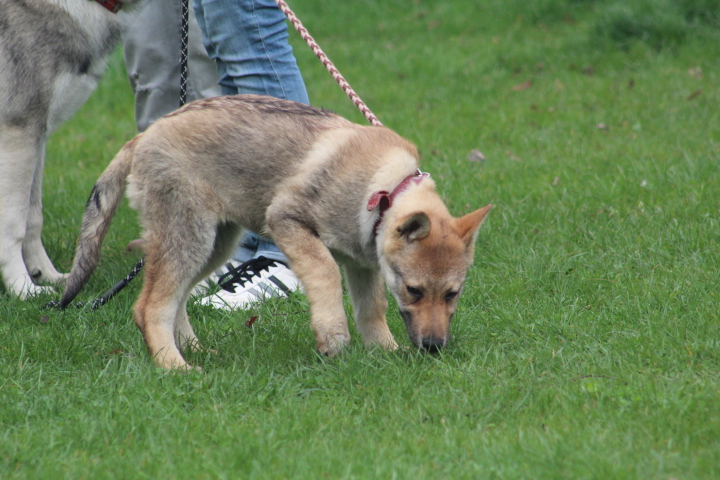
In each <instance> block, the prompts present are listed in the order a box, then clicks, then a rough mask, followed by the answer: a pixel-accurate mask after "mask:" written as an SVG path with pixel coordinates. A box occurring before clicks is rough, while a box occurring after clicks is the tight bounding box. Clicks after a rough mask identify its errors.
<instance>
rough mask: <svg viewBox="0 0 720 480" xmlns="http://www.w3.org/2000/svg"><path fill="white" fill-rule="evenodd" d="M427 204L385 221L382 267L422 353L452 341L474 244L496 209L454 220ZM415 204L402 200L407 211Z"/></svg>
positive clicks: (434, 204)
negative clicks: (484, 221) (451, 336)
mask: <svg viewBox="0 0 720 480" xmlns="http://www.w3.org/2000/svg"><path fill="white" fill-rule="evenodd" d="M432 194H434V192H432ZM435 198H437V197H435ZM427 199H428V197H427V196H426V197H424V198H423V199H422V200H420V201H419V202H417V203H419V204H420V205H417V206H416V208H410V209H408V208H405V209H404V210H405V211H403V209H401V211H400V212H397V214H395V215H392V216H391V218H388V219H387V220H388V221H389V223H388V224H387V225H385V230H384V236H383V243H382V247H383V248H382V252H381V258H380V266H381V269H382V272H383V276H384V277H385V281H386V283H387V285H388V287H389V288H390V291H391V292H392V293H393V295H394V296H395V298H396V299H397V301H398V304H399V306H400V314H401V315H402V317H403V320H405V325H406V327H407V330H408V334H409V335H410V340H411V341H412V342H413V344H414V345H415V346H416V347H418V348H423V349H425V350H427V351H429V352H437V351H438V350H440V349H441V348H442V347H444V346H445V345H446V344H447V342H448V339H449V336H450V320H451V319H452V316H453V314H454V313H455V309H456V307H457V302H458V297H459V296H460V292H461V291H462V289H463V285H464V283H465V276H466V274H467V270H468V268H469V267H470V265H471V264H472V261H473V252H474V245H475V239H476V238H477V233H478V230H479V228H480V225H481V224H482V222H483V220H484V219H485V217H486V216H487V214H488V212H489V211H490V209H491V208H492V205H487V206H485V207H483V208H480V209H478V210H476V211H474V212H472V213H469V214H467V215H465V216H464V217H461V218H454V217H452V216H450V214H449V213H448V212H447V209H446V208H445V206H444V205H443V204H442V202H440V200H439V198H437V202H432V201H430V202H428V201H427ZM413 203H416V202H412V201H411V199H405V200H404V201H403V204H404V206H405V207H408V206H411V205H412V204H413ZM417 207H421V208H417ZM408 210H410V211H408ZM388 213H390V212H388Z"/></svg>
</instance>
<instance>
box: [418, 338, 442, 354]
mask: <svg viewBox="0 0 720 480" xmlns="http://www.w3.org/2000/svg"><path fill="white" fill-rule="evenodd" d="M421 344H422V348H424V349H425V350H426V351H427V352H428V353H438V352H439V351H440V350H441V349H442V348H443V347H444V346H445V338H442V337H425V338H423V339H422V342H421Z"/></svg>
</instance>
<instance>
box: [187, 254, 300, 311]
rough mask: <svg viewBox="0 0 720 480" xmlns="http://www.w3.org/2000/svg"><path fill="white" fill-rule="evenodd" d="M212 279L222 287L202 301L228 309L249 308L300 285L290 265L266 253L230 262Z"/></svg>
mask: <svg viewBox="0 0 720 480" xmlns="http://www.w3.org/2000/svg"><path fill="white" fill-rule="evenodd" d="M211 278H212V280H213V281H214V282H215V283H217V284H218V286H219V287H220V290H218V292H217V293H215V294H213V295H209V296H206V297H204V298H202V299H201V300H200V304H202V305H210V306H213V307H215V308H224V309H226V310H236V309H240V310H242V309H247V308H250V307H251V306H253V304H255V303H258V302H261V301H263V300H266V299H268V298H273V297H287V296H288V294H289V293H290V292H293V291H295V290H298V289H299V288H300V281H299V280H298V278H297V277H296V276H295V274H294V273H293V272H292V270H290V269H289V268H288V267H287V265H285V264H284V263H282V262H280V261H278V260H270V259H269V258H265V257H262V256H260V257H258V258H253V259H251V260H248V261H247V262H245V263H239V262H234V261H231V262H228V263H226V264H225V267H224V268H223V269H221V270H218V271H217V272H216V273H215V274H213V275H212V277H211Z"/></svg>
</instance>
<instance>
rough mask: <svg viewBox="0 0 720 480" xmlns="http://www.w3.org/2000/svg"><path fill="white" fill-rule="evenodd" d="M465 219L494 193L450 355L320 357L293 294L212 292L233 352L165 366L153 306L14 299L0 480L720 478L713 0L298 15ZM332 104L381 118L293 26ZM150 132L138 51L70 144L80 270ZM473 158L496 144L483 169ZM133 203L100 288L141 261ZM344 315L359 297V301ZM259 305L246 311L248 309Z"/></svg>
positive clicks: (315, 6) (210, 314)
mask: <svg viewBox="0 0 720 480" xmlns="http://www.w3.org/2000/svg"><path fill="white" fill-rule="evenodd" d="M291 6H292V7H293V8H294V9H295V10H296V12H297V14H298V16H299V17H300V18H301V19H302V20H303V21H304V22H305V23H306V25H307V27H308V29H310V31H311V33H312V34H313V35H314V37H315V38H316V40H317V41H318V42H319V43H320V44H321V45H322V46H323V48H324V49H325V50H326V51H327V53H328V55H329V56H330V58H331V59H332V60H333V61H334V62H335V63H336V64H337V66H338V68H340V70H341V71H342V72H343V73H344V74H345V76H346V77H347V78H348V80H349V81H350V83H351V84H352V85H353V86H354V88H355V89H356V90H357V91H358V93H359V94H360V96H361V97H362V98H363V99H364V100H365V101H366V102H367V103H368V105H369V106H370V107H371V108H372V109H373V111H374V113H375V114H376V115H377V116H378V117H379V118H380V120H381V121H382V122H383V123H384V124H386V125H387V126H389V127H391V128H393V129H394V130H396V131H397V132H398V133H400V134H401V135H404V136H405V137H407V138H409V139H411V140H412V141H414V142H416V143H417V145H418V147H419V149H420V151H421V155H422V158H423V160H422V161H423V163H422V167H423V169H424V170H426V171H429V172H431V173H432V175H433V176H434V178H435V180H436V182H437V183H438V188H439V190H440V191H441V193H442V195H443V198H444V199H445V200H446V201H447V204H448V206H449V209H450V210H451V212H452V213H454V214H455V215H460V214H463V213H466V212H468V211H470V209H473V208H477V207H479V206H482V205H485V204H486V203H493V204H495V205H496V207H495V209H494V210H493V211H492V213H491V215H490V217H489V218H488V220H487V221H486V222H485V224H484V226H483V228H482V230H481V233H480V238H479V240H478V248H477V252H476V260H475V265H474V267H473V268H472V269H471V271H470V273H469V279H468V284H467V286H466V290H465V292H464V293H463V297H462V298H461V300H460V307H459V311H458V314H457V315H456V316H455V320H454V324H453V339H452V342H451V345H450V346H449V347H448V348H447V349H446V350H445V351H444V352H443V353H442V354H440V355H436V356H431V355H424V354H421V353H417V352H415V351H414V350H412V349H410V348H409V346H410V342H409V340H408V339H407V335H406V333H405V332H404V326H403V324H402V320H401V319H400V317H399V315H398V313H397V311H396V309H395V307H394V304H392V305H391V311H390V312H389V322H390V326H391V330H393V332H394V334H395V335H396V338H397V339H398V341H399V342H400V343H401V345H402V346H403V347H405V348H402V349H401V350H400V351H398V352H396V353H384V352H380V351H370V352H367V351H366V350H365V349H364V348H363V346H362V344H361V342H360V341H359V339H358V338H357V336H355V338H354V339H353V343H352V345H351V347H350V348H349V349H348V350H347V351H346V352H345V353H344V354H343V355H341V356H340V357H339V358H337V359H334V360H327V359H324V358H321V357H320V356H318V355H317V354H316V353H315V352H314V351H313V345H314V339H313V336H312V332H311V330H310V328H309V322H308V306H307V303H306V301H305V299H304V298H303V297H302V296H300V295H296V296H293V298H291V299H290V300H289V301H287V300H277V301H272V302H269V303H266V304H264V305H262V306H259V307H257V308H256V309H254V310H252V311H247V312H235V313H230V312H224V311H217V310H213V309H211V308H208V307H202V306H199V305H192V306H191V308H190V315H191V317H192V319H191V321H192V323H193V325H194V327H195V331H196V333H197V334H198V336H199V337H200V339H201V341H202V342H203V343H204V345H205V346H207V347H210V348H213V349H216V350H217V354H209V353H207V354H205V353H197V354H190V355H189V356H190V357H191V359H192V362H193V363H195V364H198V365H201V366H202V367H203V373H202V374H172V373H166V372H162V371H158V370H157V369H156V368H154V367H153V365H152V362H151V360H150V359H149V358H148V355H147V353H146V351H145V346H144V343H143V341H142V338H141V335H140V334H139V332H138V330H137V329H136V327H135V326H134V324H133V322H132V319H131V312H130V309H131V305H132V302H133V301H134V299H135V298H136V296H137V294H138V292H139V287H140V285H141V280H139V281H136V282H135V283H133V284H132V285H131V286H130V287H129V288H128V289H127V290H126V291H124V292H122V293H121V294H120V295H119V296H118V297H117V298H116V299H114V300H113V301H112V302H111V303H110V304H108V305H107V306H106V307H104V308H103V309H102V310H98V311H90V310H87V309H85V310H78V309H72V310H68V311H66V312H64V313H58V312H55V311H47V310H42V309H41V306H42V305H43V304H44V303H45V302H47V301H48V300H50V299H52V298H56V297H50V296H48V297H43V298H36V299H32V300H30V301H26V302H22V301H19V300H15V299H11V298H9V297H8V296H7V295H6V294H5V293H4V292H3V293H2V294H0V318H1V319H2V321H1V322H0V338H2V340H0V425H1V426H2V429H1V430H0V478H3V479H5V478H7V479H15V478H17V479H21V478H22V479H25V478H28V479H29V478H42V479H52V478H93V479H102V478H124V479H135V478H167V479H173V478H175V479H186V478H188V479H189V478H192V479H196V478H197V479H199V478H222V479H225V478H227V479H236V478H243V479H245V478H267V479H276V478H313V479H315V478H332V479H335V478H358V479H364V478H383V479H385V478H388V479H389V478H399V479H404V478H408V479H417V478H428V479H430V478H433V479H434V478H448V479H450V478H452V479H455V478H488V479H535V478H548V479H553V478H572V479H623V478H627V479H664V480H670V479H716V478H720V462H718V460H719V459H720V408H719V405H720V402H719V401H718V399H719V398H720V374H719V372H720V332H719V329H718V323H719V321H718V311H717V305H718V302H719V301H720V278H719V277H718V266H719V264H720V253H719V249H718V243H719V240H720V228H719V225H718V222H719V219H720V204H719V202H718V198H720V182H719V179H720V172H719V171H718V170H719V166H720V89H719V88H718V85H720V64H718V58H720V30H719V29H718V28H719V26H720V20H719V19H720V16H719V15H720V14H718V12H720V6H719V5H718V2H717V1H714V0H678V1H672V2H671V1H669V0H668V1H662V0H657V1H650V0H647V1H642V0H634V1H626V2H621V1H611V0H606V1H602V0H596V1H592V0H584V1H583V0H565V1H562V0H534V1H530V2H524V1H520V0H508V1H506V2H490V1H477V2H467V1H460V0H443V1H442V2H432V1H425V0H414V1H405V2H402V1H399V0H385V1H379V0H374V1H370V0H368V1H364V2H349V1H338V2H323V1H320V0H293V2H292V5H291ZM293 44H294V45H295V47H296V54H297V56H298V59H299V62H300V64H301V69H302V71H303V75H304V77H305V80H306V83H307V85H308V89H309V92H310V98H311V100H312V103H313V104H314V105H316V106H322V107H326V108H330V109H332V110H335V111H337V112H338V113H340V114H342V115H345V116H347V117H349V118H351V119H353V120H355V121H358V122H364V119H363V118H362V116H361V115H360V114H359V113H357V112H356V111H354V107H353V106H352V104H351V103H350V102H349V101H348V100H347V99H346V98H345V97H344V95H343V94H342V92H341V91H340V89H339V88H338V87H336V86H335V85H334V84H333V82H332V79H330V77H329V76H328V75H327V73H326V72H325V71H324V70H323V68H322V66H321V65H320V63H319V62H317V60H316V59H315V58H314V56H313V55H312V53H311V52H310V51H309V50H308V49H307V48H306V47H305V46H304V45H301V44H300V41H299V39H298V38H297V35H293ZM134 133H135V127H134V120H133V97H132V93H131V92H130V89H129V86H128V84H127V80H126V78H125V73H124V67H123V64H122V56H121V54H120V52H118V54H117V55H115V57H114V58H113V61H112V64H111V66H110V69H109V71H108V74H107V76H106V78H105V79H104V80H103V82H102V84H101V86H100V88H99V89H98V91H97V92H96V93H95V94H94V95H93V97H92V98H91V100H90V101H89V102H88V103H87V104H86V105H85V107H84V108H83V109H82V110H81V111H80V112H79V113H78V115H76V117H75V118H74V119H73V120H71V121H70V122H69V123H67V124H66V125H65V126H64V127H63V128H61V129H60V130H59V131H58V132H57V133H56V134H55V135H54V136H53V137H52V139H51V141H50V144H49V148H48V161H47V169H46V181H45V200H44V201H45V215H46V217H45V218H46V226H45V230H44V241H45V244H46V247H47V248H48V251H49V252H50V255H51V258H53V260H54V261H55V264H56V266H57V267H58V268H59V269H61V270H65V271H66V270H68V269H69V267H70V265H71V261H72V255H73V250H74V244H75V238H76V235H77V232H78V229H79V225H80V219H81V215H82V209H83V206H84V203H85V200H86V198H87V195H88V194H89V192H90V188H91V187H92V184H93V183H94V181H95V179H96V178H97V177H98V175H99V174H100V172H102V170H103V169H104V167H105V165H107V163H108V162H109V161H110V159H111V158H112V157H113V155H114V154H115V153H116V152H117V150H118V149H119V148H120V146H121V145H122V144H123V143H124V142H126V141H127V140H129V139H130V138H132V136H133V135H134ZM472 150H479V151H481V152H482V153H483V154H484V157H485V160H484V161H480V162H477V161H470V160H469V157H470V154H471V151H472ZM138 234H139V229H138V227H137V224H136V217H135V214H134V212H133V211H132V210H130V209H129V208H127V207H124V208H122V209H121V211H120V213H119V214H118V216H117V217H116V219H115V221H114V223H113V227H111V230H110V233H109V234H108V237H107V239H106V242H105V245H104V247H103V248H104V249H103V260H102V263H101V264H100V266H99V268H98V270H97V271H96V273H95V275H94V276H93V278H92V279H91V282H90V283H89V284H88V285H87V286H86V288H85V290H84V291H83V293H82V294H81V296H82V297H83V299H89V298H91V297H93V296H95V295H97V294H99V293H102V292H103V291H104V290H106V289H107V288H108V287H109V286H110V285H111V284H113V283H114V282H115V281H117V280H118V279H119V278H121V277H122V276H123V275H124V274H125V273H126V272H127V271H128V270H129V269H130V268H131V266H132V265H133V264H134V263H135V261H136V260H137V257H136V256H135V255H133V254H128V253H125V251H124V246H125V245H126V244H127V242H128V241H130V240H132V239H134V238H136V237H137V236H138ZM348 311H349V304H348ZM252 317H257V320H256V321H255V322H254V324H253V325H252V327H251V328H249V327H247V326H246V322H248V320H249V319H251V318H252Z"/></svg>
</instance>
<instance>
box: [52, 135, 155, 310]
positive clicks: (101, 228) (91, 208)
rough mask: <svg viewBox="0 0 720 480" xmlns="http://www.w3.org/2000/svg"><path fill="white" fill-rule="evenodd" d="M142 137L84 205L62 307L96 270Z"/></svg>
mask: <svg viewBox="0 0 720 480" xmlns="http://www.w3.org/2000/svg"><path fill="white" fill-rule="evenodd" d="M141 136H142V134H141V135H138V136H136V137H135V138H134V139H132V140H130V141H129V142H128V143H126V144H125V146H124V147H123V148H122V149H121V150H120V152H118V154H117V155H116V156H115V158H114V159H113V161H112V162H110V165H108V167H107V168H106V169H105V171H104V172H103V174H102V175H100V178H98V181H97V182H96V183H95V185H94V186H93V188H92V191H91V192H90V198H88V201H87V204H86V205H85V213H84V214H83V221H82V228H81V229H80V238H79V239H78V245H77V251H76V252H75V259H74V260H73V266H72V270H71V271H70V274H69V275H68V280H67V284H66V286H65V291H64V292H63V295H62V298H61V299H60V308H65V307H67V306H68V305H69V304H70V302H71V301H72V300H73V299H74V298H75V297H76V296H77V294H78V293H80V290H81V289H82V287H83V285H85V283H87V281H88V279H89V278H90V275H92V273H93V271H94V270H95V267H97V264H98V261H99V259H100V247H101V246H102V242H103V239H104V238H105V234H106V233H107V231H108V228H109V227H110V221H111V220H112V218H113V216H114V215H115V212H116V211H117V208H118V206H119V205H120V202H121V201H122V198H123V193H124V192H125V186H126V185H127V177H128V175H130V168H131V167H132V162H133V157H134V155H135V146H136V144H137V142H138V140H139V139H140V137H141Z"/></svg>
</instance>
